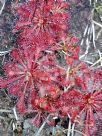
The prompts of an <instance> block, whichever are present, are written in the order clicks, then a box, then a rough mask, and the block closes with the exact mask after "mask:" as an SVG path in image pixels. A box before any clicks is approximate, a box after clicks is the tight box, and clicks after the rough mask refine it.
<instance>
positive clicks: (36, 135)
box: [35, 115, 50, 136]
mask: <svg viewBox="0 0 102 136" xmlns="http://www.w3.org/2000/svg"><path fill="white" fill-rule="evenodd" d="M49 117H50V115H48V117H47V118H46V120H45V121H44V122H43V124H42V126H41V127H40V128H39V130H38V132H37V133H36V134H35V136H40V133H41V131H42V129H43V128H44V126H45V124H46V122H47V120H48V119H49Z"/></svg>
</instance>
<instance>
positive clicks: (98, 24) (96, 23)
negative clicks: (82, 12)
mask: <svg viewBox="0 0 102 136" xmlns="http://www.w3.org/2000/svg"><path fill="white" fill-rule="evenodd" d="M92 21H93V23H94V24H95V25H97V26H99V27H102V25H101V24H100V23H98V22H96V21H95V20H92Z"/></svg>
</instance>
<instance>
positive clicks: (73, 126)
mask: <svg viewBox="0 0 102 136" xmlns="http://www.w3.org/2000/svg"><path fill="white" fill-rule="evenodd" d="M74 128H75V123H73V125H72V131H71V133H72V136H74Z"/></svg>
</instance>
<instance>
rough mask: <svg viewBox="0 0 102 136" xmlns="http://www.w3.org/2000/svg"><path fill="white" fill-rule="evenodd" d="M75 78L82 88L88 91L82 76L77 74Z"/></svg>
mask: <svg viewBox="0 0 102 136" xmlns="http://www.w3.org/2000/svg"><path fill="white" fill-rule="evenodd" d="M74 80H75V84H76V85H77V86H79V87H81V88H82V91H86V89H87V87H86V84H85V81H83V79H81V77H78V76H75V77H74Z"/></svg>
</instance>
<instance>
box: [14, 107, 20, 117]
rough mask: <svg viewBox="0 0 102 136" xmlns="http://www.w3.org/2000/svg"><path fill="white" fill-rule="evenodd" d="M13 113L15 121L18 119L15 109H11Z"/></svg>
mask: <svg viewBox="0 0 102 136" xmlns="http://www.w3.org/2000/svg"><path fill="white" fill-rule="evenodd" d="M13 113H14V115H15V118H16V120H19V119H18V116H17V112H16V107H14V108H13Z"/></svg>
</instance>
